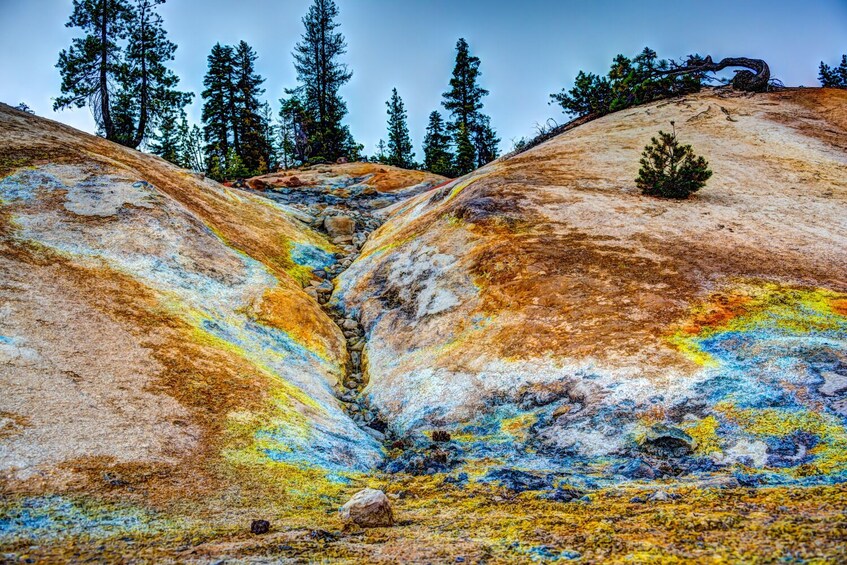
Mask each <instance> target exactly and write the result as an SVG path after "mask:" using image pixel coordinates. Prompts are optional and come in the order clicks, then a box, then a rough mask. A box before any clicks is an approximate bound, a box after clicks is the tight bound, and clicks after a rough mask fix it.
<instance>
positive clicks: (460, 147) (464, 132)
mask: <svg viewBox="0 0 847 565" xmlns="http://www.w3.org/2000/svg"><path fill="white" fill-rule="evenodd" d="M479 65H480V61H479V57H474V56H472V55H471V54H470V50H469V47H468V43H467V41H465V40H464V39H459V41H458V43H456V64H455V66H454V67H453V78H451V79H450V90H448V91H447V92H445V93H444V101H443V102H442V105H443V106H444V108H445V109H446V110H448V111H449V112H450V115H451V118H452V120H451V122H450V124H449V126H448V127H449V129H450V130H451V131H452V132H453V143H454V145H455V146H456V161H455V163H456V171H455V172H456V173H457V174H459V175H464V174H467V173H469V172H471V171H472V170H473V169H474V168H476V165H478V164H482V165H484V164H485V163H488V162H489V161H491V160H492V155H496V153H497V149H496V145H497V144H498V143H499V142H500V140H499V139H498V138H497V134H496V133H495V132H494V130H493V128H491V124H490V119H489V118H488V117H487V116H485V115H484V114H482V113H481V110H482V108H483V103H482V99H483V97H485V96H487V95H488V91H487V90H485V89H484V88H482V87H481V86H479V84H478V82H477V79H478V78H479V77H480V75H481V73H480V71H479ZM474 141H477V143H476V144H475V143H474ZM469 147H470V150H469ZM478 148H479V149H482V151H483V152H482V153H478V152H477V149H478ZM471 152H472V153H473V155H472V156H471V155H470V153H471ZM468 157H470V158H468Z"/></svg>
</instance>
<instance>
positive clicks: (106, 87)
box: [54, 0, 192, 148]
mask: <svg viewBox="0 0 847 565" xmlns="http://www.w3.org/2000/svg"><path fill="white" fill-rule="evenodd" d="M164 2H165V0H133V1H132V2H130V1H129V0H74V11H73V13H72V14H71V18H70V21H69V22H68V27H79V28H81V29H83V30H84V31H86V32H87V33H88V35H86V36H85V37H83V38H76V39H74V40H73V43H72V45H71V48H70V49H69V50H66V51H62V52H61V53H60V54H59V63H58V64H57V67H59V70H60V73H61V75H62V96H60V97H58V98H57V99H56V102H55V104H54V108H55V109H57V110H58V109H62V108H67V107H69V106H77V107H81V106H84V105H85V104H86V103H88V104H90V105H91V107H92V110H93V113H94V117H95V121H96V122H97V125H98V129H99V130H100V132H101V133H102V134H103V135H104V136H105V137H106V138H107V139H109V140H111V141H116V142H118V143H121V144H123V145H126V146H128V147H133V148H136V147H138V146H140V145H141V144H142V143H143V142H144V141H145V140H146V139H147V138H148V137H149V136H150V135H151V134H152V133H153V132H154V130H155V128H156V127H157V126H158V125H159V121H160V120H162V119H164V117H165V116H166V115H167V114H168V113H170V112H172V111H174V110H175V109H179V108H182V107H183V106H185V105H186V104H188V103H189V102H190V101H191V97H192V95H191V94H188V93H184V92H180V91H178V90H177V89H176V86H177V84H178V83H179V78H178V77H177V76H176V75H175V74H174V73H173V72H172V71H171V70H170V69H168V68H167V66H166V63H167V62H168V61H171V60H172V59H173V55H174V51H176V45H175V44H173V43H172V42H171V41H169V40H168V39H167V33H166V32H165V29H164V26H163V21H162V17H161V16H160V15H159V14H158V13H157V12H156V8H157V7H158V6H160V5H161V4H163V3H164ZM124 40H126V41H125V42H124Z"/></svg>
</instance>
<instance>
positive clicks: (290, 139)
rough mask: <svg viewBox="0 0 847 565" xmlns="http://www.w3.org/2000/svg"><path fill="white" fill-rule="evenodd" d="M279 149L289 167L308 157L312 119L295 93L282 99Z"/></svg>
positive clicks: (284, 164) (285, 166) (301, 162)
mask: <svg viewBox="0 0 847 565" xmlns="http://www.w3.org/2000/svg"><path fill="white" fill-rule="evenodd" d="M279 102H280V105H281V107H280V110H279V151H280V161H281V164H282V166H283V167H284V168H286V169H288V168H291V167H294V166H296V165H300V164H303V163H304V162H305V161H306V159H308V153H309V152H308V137H309V133H308V132H309V126H310V120H309V117H308V115H307V114H306V110H305V108H303V104H302V103H301V102H300V99H299V98H297V96H296V95H295V94H291V96H289V97H288V98H282V99H280V101H279Z"/></svg>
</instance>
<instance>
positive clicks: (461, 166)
mask: <svg viewBox="0 0 847 565" xmlns="http://www.w3.org/2000/svg"><path fill="white" fill-rule="evenodd" d="M454 139H455V140H456V170H455V172H456V175H458V176H462V175H466V174H468V173H469V172H471V171H473V170H474V169H475V168H476V151H475V149H474V146H473V142H472V141H471V133H470V132H469V131H468V130H467V128H466V127H465V124H463V123H461V122H460V123H459V126H458V129H457V130H456V135H455V137H454Z"/></svg>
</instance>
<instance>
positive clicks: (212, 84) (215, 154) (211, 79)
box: [202, 43, 235, 180]
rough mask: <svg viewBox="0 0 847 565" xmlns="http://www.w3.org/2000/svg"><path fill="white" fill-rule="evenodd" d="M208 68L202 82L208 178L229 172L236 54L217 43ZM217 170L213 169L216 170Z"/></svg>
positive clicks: (210, 56)
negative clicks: (227, 161) (228, 162)
mask: <svg viewBox="0 0 847 565" xmlns="http://www.w3.org/2000/svg"><path fill="white" fill-rule="evenodd" d="M208 62H209V69H208V71H206V76H205V78H204V79H203V85H204V86H205V87H206V89H205V90H204V91H203V94H202V96H203V99H204V100H205V102H204V103H203V124H204V125H203V134H204V138H205V140H206V148H205V153H206V161H207V162H208V164H209V167H210V168H209V175H210V176H211V177H212V178H214V179H216V180H223V177H221V176H217V175H220V174H222V173H225V172H226V170H227V166H226V158H227V156H228V155H229V153H230V152H229V149H230V146H231V144H232V142H231V132H232V108H233V107H234V105H235V101H234V97H235V92H234V88H233V84H234V82H235V53H234V51H233V49H232V47H230V46H229V45H221V44H220V43H216V44H215V46H214V47H212V51H211V53H210V54H209V58H208ZM213 168H214V170H213Z"/></svg>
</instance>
